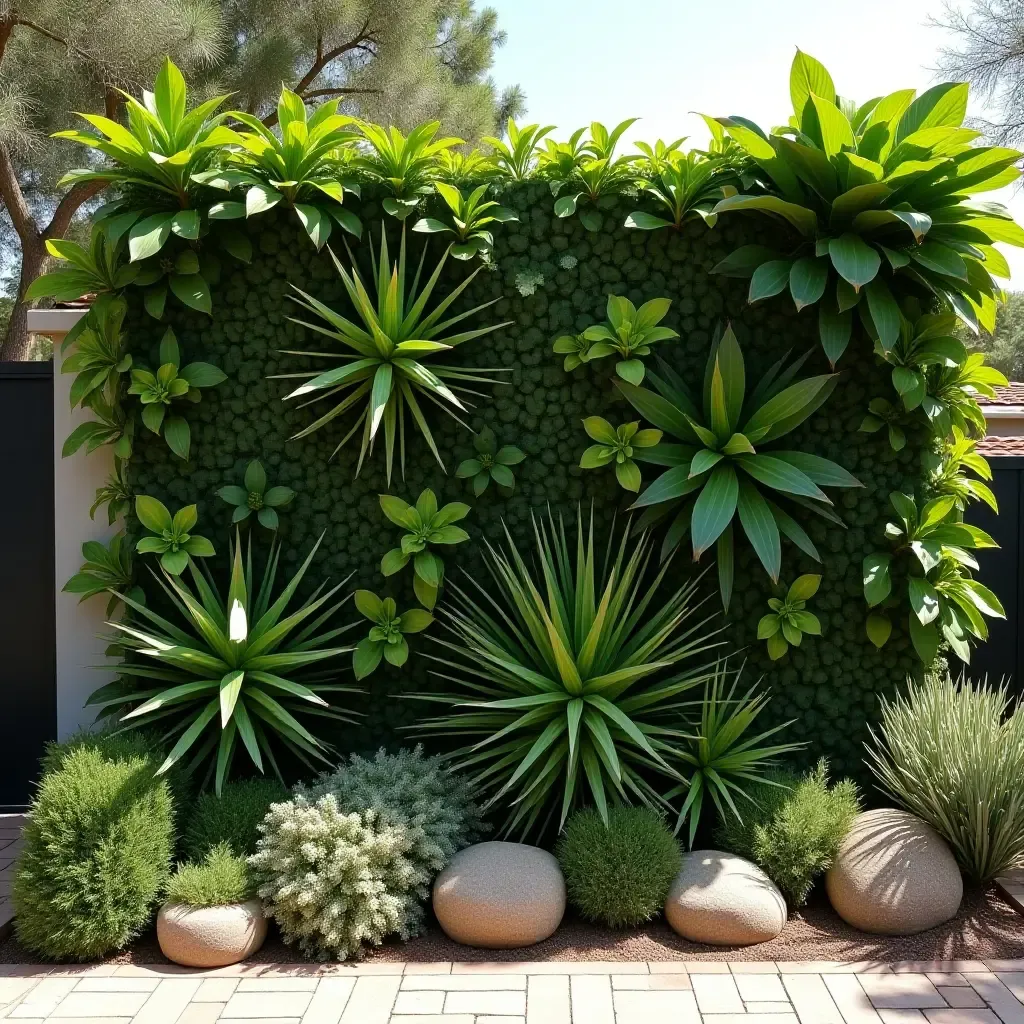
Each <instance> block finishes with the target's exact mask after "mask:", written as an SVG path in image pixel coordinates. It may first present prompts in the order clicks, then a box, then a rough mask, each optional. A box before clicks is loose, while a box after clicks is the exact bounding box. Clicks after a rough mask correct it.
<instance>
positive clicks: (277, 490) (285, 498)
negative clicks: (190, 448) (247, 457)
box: [217, 459, 295, 530]
mask: <svg viewBox="0 0 1024 1024" xmlns="http://www.w3.org/2000/svg"><path fill="white" fill-rule="evenodd" d="M242 483H243V484H244V485H245V486H244V487H239V486H238V485H237V484H228V485H227V486H226V487H222V488H221V489H220V490H219V491H217V497H219V498H222V499H223V500H224V501H226V502H227V503H228V504H229V505H233V506H234V508H235V510H234V512H232V513H231V522H232V523H233V524H234V523H241V522H244V521H245V520H246V519H248V518H249V515H250V513H252V512H255V513H256V518H257V519H258V520H259V521H260V525H261V526H265V527H266V528H267V529H268V530H276V529H277V528H278V526H280V525H281V521H280V518H279V516H278V513H277V510H278V509H279V508H280V507H281V506H282V505H287V504H288V502H290V501H291V500H292V499H293V498H294V497H295V492H294V491H293V490H292V489H291V488H290V487H283V486H276V487H268V486H267V471H266V470H265V469H264V468H263V463H262V462H260V460H259V459H253V460H252V462H250V463H249V465H248V466H246V467H245V476H244V477H243V479H242Z"/></svg>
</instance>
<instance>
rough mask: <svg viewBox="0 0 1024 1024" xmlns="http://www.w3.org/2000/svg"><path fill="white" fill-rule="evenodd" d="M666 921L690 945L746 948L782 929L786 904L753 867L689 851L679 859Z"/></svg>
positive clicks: (720, 855) (707, 852) (712, 853)
mask: <svg viewBox="0 0 1024 1024" xmlns="http://www.w3.org/2000/svg"><path fill="white" fill-rule="evenodd" d="M665 919H666V920H667V921H668V923H669V924H670V925H671V926H672V928H673V929H674V930H675V931H677V932H678V933H679V934H680V935H682V937H683V938H684V939H689V940H690V941H691V942H706V943H708V944H709V945H712V946H751V945H753V944H754V943H755V942H767V941H768V940H769V939H774V938H775V936H776V935H778V934H779V932H781V931H782V929H783V927H784V925H785V924H786V901H785V900H784V899H783V897H782V893H780V892H779V890H778V889H777V888H776V887H775V885H774V883H773V882H772V880H771V879H770V878H769V877H768V876H767V875H766V874H765V873H764V872H763V871H762V870H761V869H760V868H759V867H758V866H757V865H756V864H751V863H750V861H748V860H744V859H743V858H742V857H736V856H734V855H733V854H731V853H721V852H720V851H718V850H694V851H693V852H692V853H687V854H684V855H683V867H682V870H681V871H680V872H679V874H678V875H676V879H675V881H674V882H673V883H672V887H671V888H670V889H669V893H668V898H667V899H666V901H665Z"/></svg>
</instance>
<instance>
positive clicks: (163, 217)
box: [128, 213, 174, 263]
mask: <svg viewBox="0 0 1024 1024" xmlns="http://www.w3.org/2000/svg"><path fill="white" fill-rule="evenodd" d="M173 219H174V214H173V213H154V214H153V215H152V216H149V217H144V218H143V219H142V220H140V221H136V223H134V224H133V225H132V227H131V230H130V231H129V232H128V253H129V257H130V259H131V262H132V263H135V262H137V261H138V260H144V259H147V258H148V257H150V256H155V255H156V254H157V253H158V252H159V251H160V250H161V249H162V248H163V247H164V243H165V242H166V241H167V239H168V238H170V236H171V221H172V220H173Z"/></svg>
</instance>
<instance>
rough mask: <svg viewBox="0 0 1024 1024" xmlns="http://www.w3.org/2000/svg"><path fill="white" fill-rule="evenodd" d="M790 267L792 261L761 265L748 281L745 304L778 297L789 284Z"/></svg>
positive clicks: (775, 261) (771, 262)
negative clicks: (774, 296) (748, 287)
mask: <svg viewBox="0 0 1024 1024" xmlns="http://www.w3.org/2000/svg"><path fill="white" fill-rule="evenodd" d="M792 266H793V261H792V260H771V261H770V262H768V263H762V264H761V266H759V267H758V268H757V270H755V271H754V275H753V277H751V279H750V290H749V291H748V293H747V302H759V301H760V300H761V299H768V298H771V297H772V296H773V295H778V294H779V293H780V292H781V291H783V289H784V288H785V287H786V285H787V284H788V283H789V277H790V269H791V268H792Z"/></svg>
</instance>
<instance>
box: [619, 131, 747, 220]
mask: <svg viewBox="0 0 1024 1024" xmlns="http://www.w3.org/2000/svg"><path fill="white" fill-rule="evenodd" d="M680 141H682V140H680ZM648 163H649V165H650V167H651V169H652V171H653V174H654V176H653V178H652V179H651V180H650V181H648V182H645V183H644V185H643V191H644V192H645V193H647V194H648V195H651V196H653V197H654V198H655V200H656V201H657V209H658V213H657V214H654V213H648V212H646V211H645V210H636V211H635V212H634V213H631V214H629V216H628V217H626V222H625V227H627V228H636V229H637V230H639V231H657V230H658V229H659V228H675V230H676V231H678V230H679V229H680V228H682V226H683V225H684V224H685V223H686V222H687V221H691V220H696V219H697V218H699V219H701V220H703V221H704V223H705V224H707V226H708V227H709V228H713V227H714V226H715V224H716V223H717V221H718V214H716V213H713V212H712V211H713V210H714V208H715V206H716V205H717V204H718V203H719V202H720V201H721V200H722V199H726V198H728V197H729V196H734V195H736V193H737V191H738V189H737V187H736V186H737V185H738V183H739V182H738V179H737V178H736V176H735V175H734V174H733V173H732V172H731V171H730V170H729V169H728V168H727V167H725V166H723V165H722V164H721V163H720V162H719V161H716V160H714V159H710V158H708V157H706V156H704V155H703V154H702V153H699V152H698V151H697V150H690V152H689V153H685V154H683V153H676V152H673V151H668V152H666V153H665V155H664V156H663V157H661V158H659V157H658V156H657V155H656V154H655V153H654V152H652V153H651V154H650V155H649V156H648Z"/></svg>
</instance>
